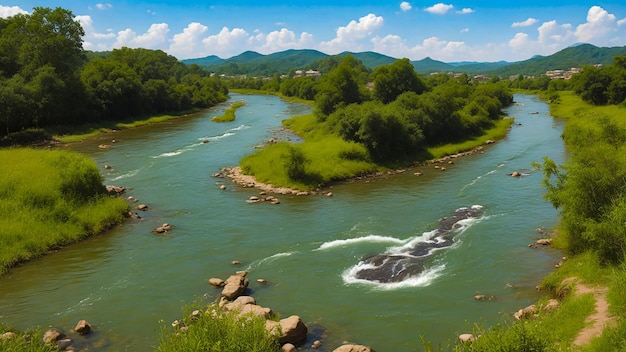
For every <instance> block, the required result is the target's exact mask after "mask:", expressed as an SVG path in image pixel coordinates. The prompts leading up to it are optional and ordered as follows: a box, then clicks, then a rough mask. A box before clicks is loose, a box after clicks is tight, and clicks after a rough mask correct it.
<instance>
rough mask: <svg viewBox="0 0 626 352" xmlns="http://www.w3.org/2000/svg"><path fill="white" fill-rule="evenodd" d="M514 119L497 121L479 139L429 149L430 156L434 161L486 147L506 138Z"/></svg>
mask: <svg viewBox="0 0 626 352" xmlns="http://www.w3.org/2000/svg"><path fill="white" fill-rule="evenodd" d="M513 121H514V120H513V119H502V120H498V121H495V123H494V125H493V127H491V128H490V129H488V130H485V131H484V133H483V134H482V135H480V136H478V137H474V138H471V139H468V140H465V141H463V142H459V143H449V144H445V145H440V146H434V147H429V148H427V150H428V154H429V155H430V156H431V157H432V158H433V159H438V158H441V157H444V156H446V155H453V154H457V153H461V152H466V151H469V150H472V149H474V148H476V147H479V146H481V145H484V144H485V143H487V141H488V140H492V141H495V140H498V139H502V138H503V137H505V136H506V135H507V133H508V130H509V128H510V127H511V125H512V124H513Z"/></svg>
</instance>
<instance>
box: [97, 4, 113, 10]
mask: <svg viewBox="0 0 626 352" xmlns="http://www.w3.org/2000/svg"><path fill="white" fill-rule="evenodd" d="M96 8H97V9H98V10H108V9H110V8H113V5H111V4H96Z"/></svg>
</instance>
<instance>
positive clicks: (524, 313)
mask: <svg viewBox="0 0 626 352" xmlns="http://www.w3.org/2000/svg"><path fill="white" fill-rule="evenodd" d="M535 314H537V306H536V305H534V304H531V305H529V306H528V307H526V308H524V309H520V310H518V311H517V312H515V314H513V317H515V319H517V320H521V319H526V318H531V317H533V316H534V315H535Z"/></svg>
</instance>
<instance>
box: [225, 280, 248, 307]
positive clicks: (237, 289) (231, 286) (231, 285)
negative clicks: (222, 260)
mask: <svg viewBox="0 0 626 352" xmlns="http://www.w3.org/2000/svg"><path fill="white" fill-rule="evenodd" d="M246 287H248V285H247V280H246V278H245V277H244V276H240V275H231V276H229V277H228V279H226V284H225V285H224V289H222V297H224V298H226V299H227V300H229V301H232V300H234V299H235V298H237V297H239V296H241V294H242V293H243V292H244V291H245V290H246Z"/></svg>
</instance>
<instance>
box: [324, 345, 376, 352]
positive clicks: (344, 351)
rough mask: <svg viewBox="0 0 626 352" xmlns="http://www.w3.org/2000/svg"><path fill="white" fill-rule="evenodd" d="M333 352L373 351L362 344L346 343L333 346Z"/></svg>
mask: <svg viewBox="0 0 626 352" xmlns="http://www.w3.org/2000/svg"><path fill="white" fill-rule="evenodd" d="M333 352H374V350H373V349H371V348H369V347H367V346H363V345H353V344H347V345H343V346H339V347H337V348H335V349H334V350H333Z"/></svg>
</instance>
